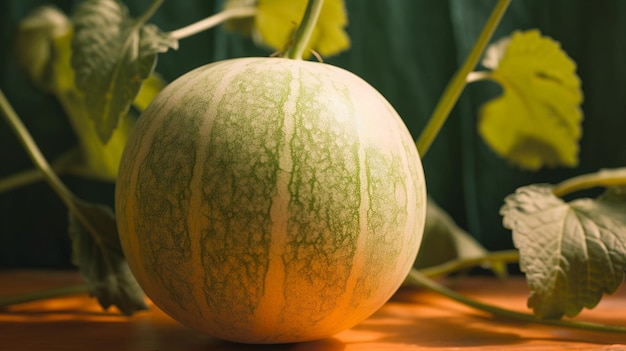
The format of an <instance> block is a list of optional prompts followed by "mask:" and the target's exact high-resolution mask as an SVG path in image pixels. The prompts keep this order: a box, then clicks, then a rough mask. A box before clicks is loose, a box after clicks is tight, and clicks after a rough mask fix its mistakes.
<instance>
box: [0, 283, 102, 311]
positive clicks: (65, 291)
mask: <svg viewBox="0 0 626 351" xmlns="http://www.w3.org/2000/svg"><path fill="white" fill-rule="evenodd" d="M87 292H89V287H88V286H87V284H77V285H70V286H65V287H61V288H55V289H49V290H43V291H37V292H32V293H27V294H20V295H15V296H9V297H3V298H0V309H2V308H6V307H8V306H11V305H16V304H20V303H26V302H31V301H38V300H44V299H50V298H54V297H61V296H68V295H75V294H83V293H87Z"/></svg>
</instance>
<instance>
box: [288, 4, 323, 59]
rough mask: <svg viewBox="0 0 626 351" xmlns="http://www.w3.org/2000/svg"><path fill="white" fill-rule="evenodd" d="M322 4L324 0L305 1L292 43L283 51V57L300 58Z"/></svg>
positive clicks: (309, 38)
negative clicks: (302, 13)
mask: <svg viewBox="0 0 626 351" xmlns="http://www.w3.org/2000/svg"><path fill="white" fill-rule="evenodd" d="M323 5H324V0H309V1H308V2H307V5H306V10H305V11H304V16H303V17H302V21H300V26H298V29H297V30H296V33H295V35H294V37H293V43H292V45H291V46H290V47H289V49H287V52H285V55H284V57H287V58H290V59H293V60H302V56H303V54H304V50H305V49H306V47H307V45H308V44H309V41H310V40H311V34H313V30H314V29H315V25H316V24H317V19H318V18H319V16H320V12H322V6H323Z"/></svg>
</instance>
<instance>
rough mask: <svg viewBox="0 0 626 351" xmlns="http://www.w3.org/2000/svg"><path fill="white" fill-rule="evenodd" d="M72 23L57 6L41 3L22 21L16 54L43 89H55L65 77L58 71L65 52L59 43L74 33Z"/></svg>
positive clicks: (31, 77)
mask: <svg viewBox="0 0 626 351" xmlns="http://www.w3.org/2000/svg"><path fill="white" fill-rule="evenodd" d="M71 32H72V24H71V22H70V20H69V18H67V16H65V14H64V13H63V12H61V11H60V10H59V9H57V8H56V7H54V6H41V7H38V8H36V9H35V10H34V11H32V12H31V13H30V14H28V16H27V17H26V18H24V19H23V20H22V21H20V23H19V24H18V26H17V28H16V32H15V40H14V43H15V44H14V46H13V54H14V56H15V59H16V62H17V64H18V65H19V67H20V68H21V69H22V70H24V72H26V73H27V74H28V76H29V78H30V79H31V80H32V81H33V82H34V83H35V84H37V86H39V87H40V88H41V89H43V90H44V91H47V92H54V91H56V90H58V89H59V85H60V84H59V80H60V79H63V78H65V77H64V75H63V74H62V73H63V72H58V71H57V70H56V68H57V67H56V66H57V63H58V62H59V61H60V60H62V57H63V55H64V54H65V52H63V51H59V44H58V42H60V41H63V40H64V38H66V37H68V36H71Z"/></svg>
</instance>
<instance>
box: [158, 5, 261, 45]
mask: <svg viewBox="0 0 626 351" xmlns="http://www.w3.org/2000/svg"><path fill="white" fill-rule="evenodd" d="M256 13H257V8H256V7H254V6H251V7H235V8H231V9H226V10H224V11H221V12H218V13H216V14H214V15H213V16H210V17H207V18H205V19H203V20H200V21H198V22H195V23H192V24H190V25H188V26H185V27H182V28H180V29H177V30H174V31H171V32H170V36H171V37H172V38H174V39H176V40H180V39H184V38H187V37H190V36H192V35H194V34H198V33H200V32H203V31H205V30H208V29H211V28H213V27H215V26H217V25H219V24H221V23H223V22H226V21H228V20H230V19H234V18H246V17H253V16H254V15H256Z"/></svg>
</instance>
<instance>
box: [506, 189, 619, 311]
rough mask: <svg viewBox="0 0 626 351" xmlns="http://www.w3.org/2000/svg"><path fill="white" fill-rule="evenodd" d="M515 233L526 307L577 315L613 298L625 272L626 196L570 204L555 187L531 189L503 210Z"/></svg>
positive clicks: (508, 200)
mask: <svg viewBox="0 0 626 351" xmlns="http://www.w3.org/2000/svg"><path fill="white" fill-rule="evenodd" d="M500 213H501V214H502V215H503V216H504V219H503V224H504V226H505V227H506V228H509V229H512V230H513V242H514V244H515V246H516V247H517V248H518V249H519V251H520V269H521V270H522V271H523V272H525V273H526V279H527V281H528V285H529V287H530V290H531V294H530V297H529V298H528V306H529V307H531V308H532V309H533V310H534V313H535V314H536V315H538V316H540V317H543V318H560V317H562V316H563V315H566V316H575V315H576V314H578V313H579V312H580V311H581V309H582V308H593V307H594V306H596V304H597V303H598V302H599V301H600V299H601V298H602V295H603V294H605V293H606V294H610V293H613V292H614V291H615V290H616V289H617V288H618V286H619V285H620V284H621V282H622V280H623V279H624V271H625V269H626V196H625V195H624V191H623V189H621V188H609V189H608V190H607V191H606V192H605V193H604V194H603V195H602V196H600V197H599V198H597V199H595V200H594V199H588V198H585V199H577V200H573V201H572V202H569V203H566V202H564V201H563V200H561V199H560V198H558V197H556V196H554V195H553V193H552V186H549V185H530V186H526V187H522V188H520V189H518V190H517V191H516V192H515V193H514V194H512V195H509V196H508V197H507V198H506V200H505V204H504V206H503V207H502V209H501V210H500Z"/></svg>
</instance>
